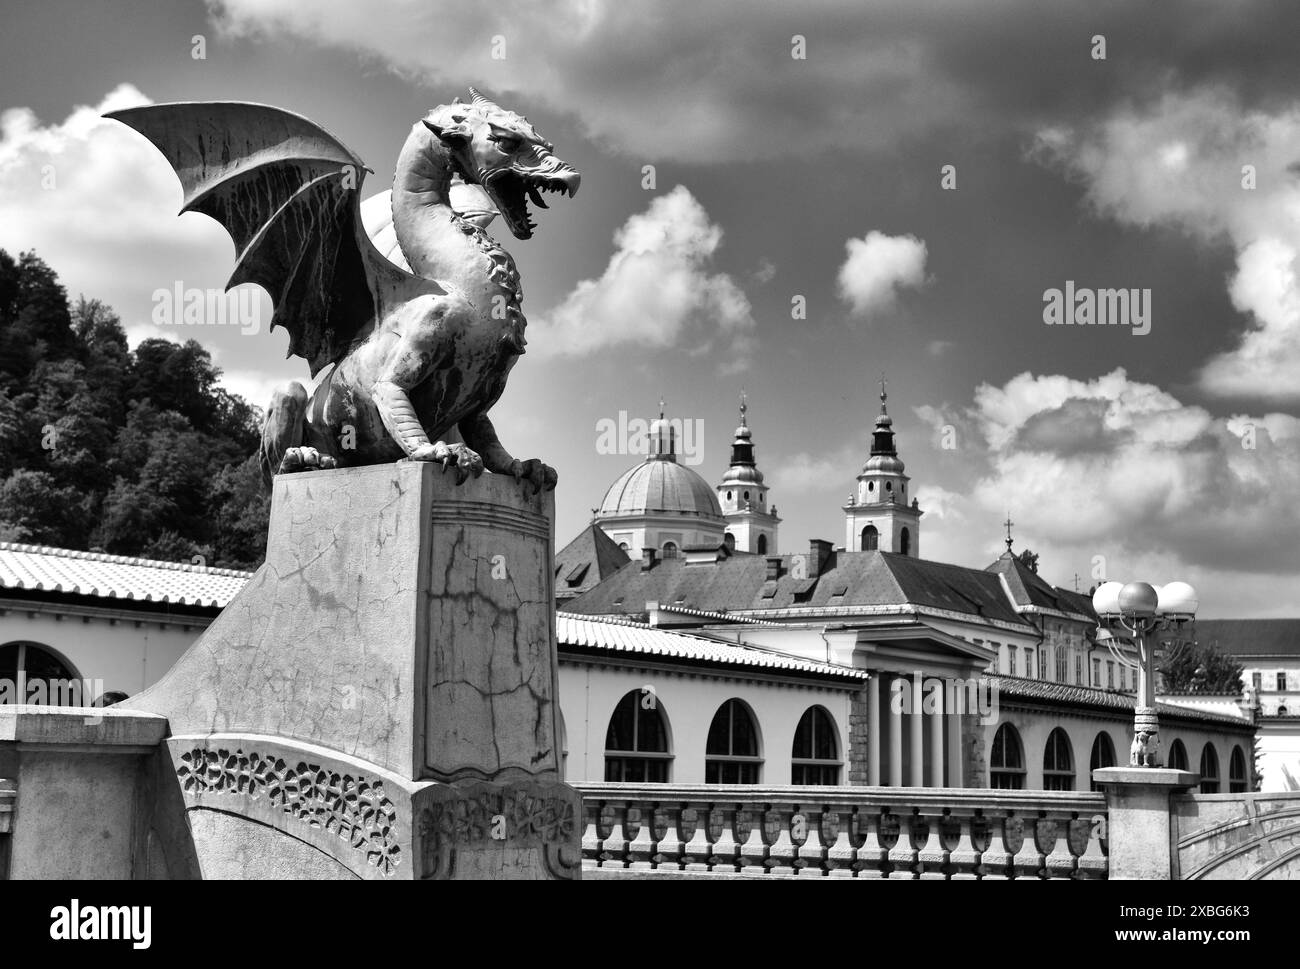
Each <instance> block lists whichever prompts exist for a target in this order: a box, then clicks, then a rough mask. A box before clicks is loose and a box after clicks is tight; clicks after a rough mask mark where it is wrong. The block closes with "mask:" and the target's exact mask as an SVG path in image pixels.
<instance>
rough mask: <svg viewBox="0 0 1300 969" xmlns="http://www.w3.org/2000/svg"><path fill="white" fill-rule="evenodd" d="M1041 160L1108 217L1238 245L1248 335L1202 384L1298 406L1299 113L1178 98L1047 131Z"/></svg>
mask: <svg viewBox="0 0 1300 969" xmlns="http://www.w3.org/2000/svg"><path fill="white" fill-rule="evenodd" d="M1035 154H1036V156H1037V157H1039V158H1040V159H1043V160H1045V161H1046V162H1047V163H1049V164H1052V165H1057V166H1060V167H1062V168H1063V169H1065V170H1066V171H1067V172H1069V173H1070V174H1071V175H1072V176H1074V177H1076V178H1078V179H1080V180H1081V181H1082V182H1083V183H1084V184H1085V186H1086V189H1087V198H1088V201H1089V203H1090V204H1091V205H1092V207H1093V208H1094V209H1095V210H1096V211H1097V212H1098V213H1100V214H1102V215H1105V216H1108V217H1111V218H1114V219H1116V220H1117V221H1120V222H1123V223H1127V224H1130V225H1140V226H1154V225H1169V226H1174V227H1177V228H1179V229H1182V230H1184V231H1186V232H1188V233H1190V234H1192V235H1194V236H1196V237H1197V238H1200V239H1203V240H1205V241H1206V242H1207V243H1211V244H1218V243H1222V242H1225V241H1226V242H1227V243H1229V244H1231V245H1232V246H1233V247H1234V249H1235V250H1236V262H1237V265H1236V271H1235V273H1234V274H1233V275H1232V276H1231V278H1230V279H1229V281H1228V295H1229V297H1230V298H1231V300H1232V304H1233V306H1234V307H1236V308H1237V309H1238V310H1240V311H1241V312H1242V313H1244V314H1246V317H1247V326H1246V328H1245V330H1244V332H1242V333H1241V334H1240V336H1239V337H1238V340H1237V342H1236V345H1235V346H1233V347H1232V348H1230V349H1228V350H1226V351H1224V352H1222V353H1219V354H1217V355H1216V356H1214V357H1213V358H1211V359H1210V360H1209V361H1208V362H1207V363H1206V364H1205V365H1204V367H1203V368H1202V369H1201V371H1200V374H1199V381H1200V385H1201V387H1202V388H1203V389H1204V390H1205V391H1206V392H1208V393H1211V394H1214V395H1216V396H1223V397H1245V398H1252V399H1257V400H1261V401H1267V402H1270V403H1284V404H1292V405H1294V404H1295V403H1297V402H1300V381H1297V380H1296V374H1297V373H1300V282H1298V279H1300V177H1297V176H1296V174H1295V172H1294V171H1293V170H1291V166H1294V164H1295V162H1296V160H1297V158H1300V107H1296V106H1295V105H1294V102H1293V103H1292V104H1291V106H1289V107H1287V108H1284V109H1278V110H1275V111H1272V112H1270V111H1264V110H1249V109H1247V108H1246V107H1245V106H1243V105H1242V104H1241V103H1240V101H1239V100H1238V99H1237V98H1236V97H1235V96H1233V95H1232V94H1230V93H1228V92H1227V91H1225V90H1223V89H1221V88H1202V89H1198V90H1195V91H1191V92H1180V93H1170V94H1167V95H1165V96H1164V97H1163V98H1161V99H1159V100H1158V101H1155V102H1154V103H1151V104H1148V105H1145V106H1142V107H1133V106H1127V107H1124V108H1122V109H1119V110H1116V111H1114V112H1112V113H1110V114H1108V115H1107V116H1106V117H1104V118H1102V119H1101V120H1099V121H1097V122H1095V123H1092V124H1088V125H1083V126H1079V127H1075V128H1064V127H1054V128H1048V129H1044V130H1042V131H1040V132H1039V133H1038V136H1037V140H1036V144H1035ZM1205 322H1217V321H1205ZM1201 325H1203V322H1202V323H1201Z"/></svg>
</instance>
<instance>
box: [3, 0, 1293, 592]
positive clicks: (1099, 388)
mask: <svg viewBox="0 0 1300 969" xmlns="http://www.w3.org/2000/svg"><path fill="white" fill-rule="evenodd" d="M2 16H3V22H4V24H5V30H4V31H3V33H2V34H0V247H3V248H5V249H7V250H9V251H10V252H17V251H22V250H26V249H34V250H36V251H37V253H38V254H39V255H41V256H42V257H43V258H44V259H45V260H46V261H47V262H49V263H50V264H51V265H52V266H53V267H54V268H55V270H56V271H57V272H58V273H59V274H60V277H61V278H62V280H63V281H64V283H65V285H66V286H67V287H68V290H69V292H70V294H72V295H73V296H74V297H75V296H76V295H78V294H81V293H84V294H85V295H87V296H94V297H99V298H100V299H103V300H104V301H106V302H108V303H109V304H111V305H112V306H113V307H114V308H115V309H116V310H117V311H118V312H119V314H120V315H121V316H122V318H123V321H124V323H125V324H126V326H127V330H128V334H129V336H130V338H131V340H132V342H133V343H134V342H137V341H138V340H140V339H143V338H145V337H148V336H165V337H167V338H169V339H177V340H184V339H190V338H194V339H197V340H199V341H200V342H201V343H202V344H203V345H204V346H205V347H207V348H208V350H209V351H210V352H211V353H212V355H213V358H214V360H215V362H216V364H217V365H218V366H219V367H221V368H222V370H223V371H224V378H223V380H224V383H225V384H226V386H228V387H229V388H230V389H232V390H233V391H235V392H237V393H240V394H243V395H245V396H246V397H247V398H248V399H249V400H250V401H251V402H252V403H254V404H258V405H261V406H264V405H265V403H266V402H267V400H268V398H269V394H270V390H271V388H272V387H273V386H275V385H276V384H277V383H279V382H282V381H285V380H292V379H298V380H302V381H304V382H307V381H308V379H309V378H308V370H307V366H306V363H305V362H304V361H302V360H300V359H297V358H292V359H288V360H285V359H282V358H283V357H284V355H285V353H286V348H287V335H286V334H285V333H284V331H282V330H277V331H275V332H274V333H268V332H267V331H266V328H265V326H256V325H253V326H239V325H206V326H180V325H177V326H167V325H159V324H158V323H156V322H154V319H155V316H154V307H155V305H156V300H155V294H156V292H157V291H159V290H167V291H171V290H173V289H174V287H176V286H177V285H180V286H182V288H184V289H189V288H199V289H207V288H220V287H221V286H223V285H224V283H225V280H226V277H227V276H228V275H229V272H230V270H231V268H232V266H233V259H234V252H233V246H232V244H231V242H230V240H229V238H228V237H227V236H226V234H225V233H224V231H223V230H222V229H221V228H220V227H219V226H218V225H217V224H216V223H214V222H212V221H210V220H209V219H207V218H206V217H205V216H202V215H199V214H187V215H185V216H183V217H180V218H177V217H176V213H177V211H178V209H179V207H180V198H181V193H180V187H179V185H178V184H177V182H176V180H175V177H174V176H173V174H172V172H171V170H170V168H169V167H168V166H167V164H166V162H165V161H164V160H163V159H162V157H161V156H160V155H159V154H158V153H157V152H156V151H155V150H154V149H153V148H152V146H150V145H149V144H148V143H147V142H146V141H144V139H143V138H141V137H139V136H138V135H136V134H135V133H133V132H131V131H130V130H128V129H126V128H125V127H124V126H122V125H119V124H117V123H115V122H111V121H106V120H103V119H101V118H100V115H101V114H102V113H103V112H104V111H107V110H111V109H113V108H119V107H125V106H128V105H133V104H142V103H148V102H150V101H153V102H165V101H179V100H247V101H259V102H263V103H269V104H273V105H276V106H279V107H282V108H287V109H290V110H293V111H296V112H298V113H300V114H303V115H305V116H307V117H308V118H311V119H312V120H313V121H315V122H317V123H318V124H320V125H322V126H323V127H325V128H326V129H327V130H329V131H331V132H332V133H333V134H335V135H336V136H338V137H339V138H341V139H342V140H343V141H344V142H346V143H347V144H348V145H349V146H350V147H351V148H352V149H353V150H354V151H355V152H356V153H357V154H359V155H360V156H361V157H362V158H363V159H364V160H365V162H366V164H367V165H368V166H369V167H370V168H371V169H373V171H374V173H375V174H374V175H372V176H369V177H368V179H367V181H366V182H365V184H364V185H363V195H371V194H375V193H380V192H383V191H385V190H386V189H387V188H388V187H389V185H390V184H391V176H392V171H393V165H394V163H395V161H396V156H397V152H398V150H399V148H400V147H401V144H402V142H403V140H404V138H405V136H406V133H407V131H408V130H409V128H410V126H411V125H412V124H413V123H414V122H416V121H418V120H419V119H420V118H421V117H423V116H424V115H425V114H426V113H427V112H428V111H429V110H430V109H431V108H433V107H435V106H436V105H438V104H444V103H447V102H449V101H450V100H451V99H452V98H453V97H455V96H460V97H462V98H466V97H467V96H468V92H467V88H468V86H469V85H471V84H472V85H475V86H477V87H480V88H482V89H483V90H484V91H486V92H487V93H489V94H490V95H491V96H492V97H493V98H495V99H496V100H497V101H498V102H499V103H501V104H502V105H503V106H505V107H508V108H511V109H514V110H516V111H519V112H520V113H524V114H527V115H528V117H529V119H530V120H531V121H532V122H533V123H534V125H535V126H536V127H537V128H538V130H539V131H541V133H542V134H543V136H544V137H546V138H547V139H548V140H549V141H551V142H553V143H554V144H555V146H556V154H557V155H559V156H560V157H561V158H563V159H565V160H566V161H568V162H570V163H571V164H573V165H574V166H575V167H577V168H578V169H579V170H580V171H581V172H582V176H583V180H582V188H581V191H580V192H579V194H578V195H577V196H576V197H575V198H573V199H571V200H570V199H563V200H557V201H555V202H553V204H552V207H551V208H550V210H548V211H542V212H540V213H537V214H536V219H537V222H538V223H539V228H538V231H537V234H536V235H535V236H534V238H533V239H531V240H529V241H526V242H521V241H518V240H515V239H513V238H511V237H510V236H509V234H508V233H507V232H505V230H504V229H502V228H501V227H500V223H499V222H498V223H497V224H495V225H494V229H495V234H496V236H497V238H498V239H500V240H502V241H503V242H504V244H505V245H506V248H507V249H509V250H510V252H511V253H512V255H513V256H514V257H515V259H516V261H517V263H518V265H519V268H520V272H521V274H522V278H523V284H524V292H525V301H524V309H525V312H526V313H527V315H528V318H529V330H528V341H529V346H528V353H527V354H526V355H525V356H524V357H523V359H521V360H520V362H519V365H518V366H516V367H515V369H514V370H513V371H512V374H511V377H510V382H509V386H508V389H507V391H506V394H505V396H504V397H503V398H502V400H501V401H500V403H499V404H498V405H497V407H496V408H495V409H494V411H493V420H494V422H495V423H496V425H497V428H498V430H499V432H500V435H501V438H502V441H503V442H504V443H505V444H506V446H507V447H508V448H509V449H510V450H512V451H513V452H514V453H515V454H516V456H519V457H541V458H542V459H543V460H545V461H547V462H548V463H549V464H551V465H553V466H554V467H555V468H556V469H557V470H558V472H559V476H560V485H559V488H558V490H557V492H556V508H557V521H556V539H557V543H558V544H561V545H562V544H563V543H564V542H566V541H567V540H568V539H569V538H570V537H572V535H574V534H575V533H576V532H577V531H578V530H579V529H580V528H581V527H583V526H584V525H585V524H586V523H587V521H588V520H589V519H590V516H591V510H592V509H593V508H594V507H595V506H597V505H598V504H599V503H600V500H601V497H602V495H603V493H604V490H605V488H606V487H607V486H608V485H609V484H610V483H611V482H613V481H614V479H615V478H616V477H617V476H618V475H619V474H620V473H621V472H622V471H623V470H625V469H626V468H627V467H628V466H629V465H631V464H632V463H635V462H636V461H637V460H639V456H638V455H637V454H636V453H634V451H635V449H636V447H637V443H638V442H636V441H628V442H627V447H626V448H624V449H622V450H625V451H626V453H617V452H618V451H619V450H620V449H619V448H615V449H611V448H609V447H607V446H605V445H606V444H607V443H608V436H607V435H605V436H603V437H602V434H601V429H602V427H603V426H605V425H606V424H607V423H608V422H611V421H613V422H615V423H617V422H618V421H619V419H620V415H625V416H626V418H627V419H632V418H636V417H641V418H648V417H652V416H654V415H655V414H656V413H657V411H658V409H659V400H660V399H661V398H662V399H664V400H665V401H666V408H667V412H668V414H669V416H671V417H674V418H677V419H680V420H683V421H688V422H691V427H692V428H693V429H694V443H695V445H696V448H695V449H694V450H693V453H692V455H691V456H690V460H691V462H693V465H692V466H693V467H694V468H695V470H697V471H699V472H700V473H702V474H703V475H704V476H705V477H706V479H708V480H710V481H711V482H712V481H716V480H717V479H719V478H720V476H721V474H722V472H723V471H724V470H725V467H726V464H727V460H728V453H729V445H730V441H731V437H732V431H733V429H734V427H735V425H736V422H737V414H736V406H737V403H738V399H739V395H740V394H741V392H742V390H743V391H744V392H745V393H747V395H748V403H749V423H750V426H751V428H752V429H753V432H754V443H755V445H756V448H757V455H758V461H759V467H760V469H761V470H762V471H763V472H764V473H765V474H766V476H767V481H768V483H769V484H770V485H771V487H772V491H771V499H770V500H771V501H772V502H773V503H774V504H775V505H776V506H777V508H778V510H779V513H780V515H781V517H782V518H783V520H784V521H783V524H782V526H781V539H780V541H781V547H782V550H784V551H790V550H799V549H803V548H806V547H807V541H808V539H810V538H828V539H831V540H832V541H834V542H836V543H837V544H839V543H842V542H843V527H844V526H843V513H842V511H841V506H842V504H843V503H844V501H845V499H846V497H847V495H848V493H849V491H850V489H851V488H852V486H853V482H854V479H855V476H856V475H857V473H858V472H859V470H860V468H861V465H862V463H863V461H864V460H865V459H866V456H867V451H868V448H869V440H870V431H871V426H872V422H873V420H874V417H875V415H876V413H877V412H878V407H879V401H878V394H879V379H880V376H881V374H882V373H883V374H885V375H886V378H887V381H888V384H887V386H888V392H889V407H890V413H891V414H892V415H893V416H894V420H895V428H896V429H897V431H898V445H899V450H900V455H901V457H902V458H903V459H904V461H905V462H906V465H907V472H908V474H910V475H911V476H912V481H913V491H914V493H915V494H917V495H918V496H919V499H920V504H921V508H922V509H923V510H924V511H925V513H926V514H925V516H924V518H923V519H922V527H921V537H920V542H921V551H922V553H923V555H924V556H925V557H926V558H930V559H936V560H939V561H948V562H956V563H960V564H964V565H972V566H983V565H985V564H987V563H988V562H989V561H991V560H992V559H993V558H994V557H996V555H997V554H998V553H999V552H1001V550H1002V549H1003V538H1004V537H1005V529H1004V527H1003V524H1002V523H1003V521H1004V520H1005V519H1006V518H1007V517H1008V515H1009V516H1010V518H1011V520H1012V521H1013V522H1014V525H1013V529H1012V531H1013V535H1014V540H1015V547H1016V549H1017V550H1019V549H1021V548H1031V549H1033V550H1034V551H1036V552H1037V553H1039V556H1040V570H1041V572H1042V574H1043V575H1044V576H1045V577H1046V578H1047V579H1048V580H1049V581H1052V582H1054V583H1056V584H1059V585H1062V586H1064V587H1067V588H1071V587H1074V586H1075V584H1076V583H1077V585H1078V587H1079V588H1081V589H1084V590H1086V589H1087V588H1088V587H1089V586H1091V585H1093V584H1095V583H1096V582H1097V581H1099V580H1102V579H1116V580H1120V581H1127V580H1131V579H1142V580H1145V581H1149V582H1152V583H1153V584H1156V585H1159V584H1162V583H1163V582H1166V581H1170V580H1173V579H1181V580H1185V581H1189V582H1191V583H1193V584H1194V585H1195V586H1196V587H1197V588H1198V590H1199V591H1200V594H1201V604H1202V605H1201V614H1202V615H1204V616H1228V617H1235V616H1245V617H1249V616H1261V617H1262V616H1296V615H1300V501H1298V500H1297V497H1298V496H1300V100H1298V96H1297V94H1296V92H1297V91H1300V60H1298V59H1297V58H1296V56H1295V48H1294V38H1295V37H1296V36H1300V7H1297V6H1296V5H1295V4H1294V3H1287V2H1276V3H1274V2H1260V0H1255V2H1247V0H1214V2H1191V0H1187V2H1171V3H1163V4H1148V3H1133V2H1131V0H1121V2H1106V0H1101V2H1098V0H1086V2H1061V3H1053V4H1043V3H1041V2H1038V0H986V2H981V3H978V4H973V3H970V2H969V0H928V2H926V3H923V4H922V3H915V2H913V0H887V2H862V0H845V2H830V0H801V2H799V3H797V4H795V3H790V4H776V3H754V2H747V3H741V2H733V3H723V2H717V0H690V2H679V0H609V2H602V0H561V2H555V3H537V2H531V0H498V2H495V3H492V4H465V3H455V4H453V3H445V2H441V0H420V2H412V0H368V2H366V3H357V2H355V0H353V2H341V0H319V2H314V3H311V4H301V3H295V2H290V0H211V2H208V3H202V2H192V0H178V2H168V3H161V2H158V3H146V2H138V0H105V2H100V3H93V4H90V3H70V2H65V0H45V2H42V3H40V4H29V3H17V2H13V0H6V2H5V3H4V8H3V14H2ZM555 198H556V199H558V198H559V197H558V196H557V197H555ZM1054 290H1059V291H1060V292H1061V294H1062V296H1061V299H1064V295H1065V294H1066V293H1069V294H1070V295H1071V296H1072V297H1073V298H1074V300H1075V301H1074V302H1072V303H1071V304H1070V310H1071V312H1072V313H1073V316H1072V318H1083V317H1080V316H1078V314H1079V313H1081V312H1084V311H1085V310H1086V307H1087V306H1089V305H1090V304H1089V303H1088V299H1089V298H1090V296H1091V294H1093V293H1095V292H1096V291H1098V290H1126V291H1130V293H1131V295H1132V301H1131V303H1130V306H1129V315H1128V316H1127V317H1126V318H1125V319H1123V320H1121V321H1120V322H1118V323H1116V324H1113V325H1106V326H1086V325H1048V324H1047V323H1046V322H1045V312H1046V311H1047V310H1048V309H1049V308H1050V307H1051V306H1053V305H1058V306H1059V300H1058V299H1057V298H1056V297H1055V296H1053V291H1054ZM1085 291H1086V292H1085ZM257 298H258V300H259V301H260V302H259V303H256V304H250V305H257V306H264V305H268V306H269V304H268V303H266V302H265V301H266V297H265V295H264V294H260V293H258V294H257ZM1080 307H1084V308H1085V309H1080ZM1048 315H1049V316H1050V314H1048ZM269 316H270V313H269V310H264V311H263V312H262V315H261V319H263V320H265V319H269ZM235 322H238V321H237V320H236V321H235ZM255 322H256V321H255ZM611 450H614V451H615V452H616V453H609V452H610V451H611Z"/></svg>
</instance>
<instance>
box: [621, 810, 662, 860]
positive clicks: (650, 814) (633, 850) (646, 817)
mask: <svg viewBox="0 0 1300 969" xmlns="http://www.w3.org/2000/svg"><path fill="white" fill-rule="evenodd" d="M654 811H655V806H654V804H653V802H645V801H638V802H636V803H635V804H633V805H632V807H631V808H629V809H628V812H627V823H628V828H629V829H632V828H635V829H636V835H635V836H634V837H633V838H632V840H631V841H630V842H629V843H628V846H627V866H628V868H631V869H633V870H635V871H649V870H650V869H652V868H653V867H654V863H653V861H652V860H651V859H652V857H653V855H654V853H655V841H654V830H653V829H654ZM629 833H630V832H629Z"/></svg>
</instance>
